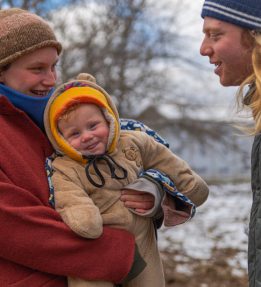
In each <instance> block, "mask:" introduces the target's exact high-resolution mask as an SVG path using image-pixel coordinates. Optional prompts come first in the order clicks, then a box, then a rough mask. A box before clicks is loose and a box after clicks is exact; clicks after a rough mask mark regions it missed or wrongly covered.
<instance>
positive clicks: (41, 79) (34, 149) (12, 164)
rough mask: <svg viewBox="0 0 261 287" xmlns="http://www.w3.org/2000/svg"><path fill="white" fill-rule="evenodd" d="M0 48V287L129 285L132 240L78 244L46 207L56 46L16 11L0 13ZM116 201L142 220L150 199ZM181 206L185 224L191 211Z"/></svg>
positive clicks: (134, 269) (133, 266) (122, 236)
mask: <svg viewBox="0 0 261 287" xmlns="http://www.w3.org/2000/svg"><path fill="white" fill-rule="evenodd" d="M0 44H1V49H0V82H1V84H0V95H1V96H0V126H1V141H0V167H1V169H0V192H1V201H0V226H1V236H0V244H1V248H0V270H1V272H0V286H10V285H14V286H16V287H19V286H34V287H36V286H45V287H65V286H67V281H66V276H71V277H80V278H83V279H88V280H97V279H99V280H107V281H110V282H114V283H119V282H122V281H123V280H129V279H131V278H132V277H135V276H136V275H137V274H139V272H140V271H141V270H142V268H143V267H144V262H143V261H142V260H141V258H140V256H139V253H138V251H137V249H136V248H135V242H134V237H133V235H132V234H130V233H128V232H126V231H123V230H119V229H117V230H115V229H112V228H108V227H105V228H104V232H103V234H102V236H101V237H100V238H99V239H97V240H95V241H92V240H88V239H83V238H80V237H78V236H77V235H75V234H74V233H73V232H72V231H71V230H69V228H68V227H67V226H66V225H65V224H64V223H63V222H62V221H61V218H60V217H59V215H58V214H57V212H56V211H55V210H54V209H52V208H51V207H50V205H49V201H48V199H49V187H48V181H47V179H46V171H45V168H44V163H45V159H46V157H48V156H50V155H51V154H52V152H53V149H52V148H51V145H50V143H49V142H48V140H47V138H46V136H45V134H44V133H43V132H42V130H41V128H42V127H43V119H42V115H43V110H44V108H45V105H46V102H47V100H48V99H49V96H50V94H51V93H52V88H53V87H54V85H55V83H56V78H57V76H56V64H57V61H58V58H59V54H60V52H61V49H62V47H61V44H60V43H59V42H58V41H57V40H56V37H55V35H54V33H53V31H52V29H51V28H50V27H49V25H48V24H47V23H46V22H45V21H43V19H41V18H40V17H38V16H36V15H34V14H32V13H29V12H28V11H24V10H21V9H16V8H12V9H7V10H1V11H0ZM39 127H40V128H39ZM152 182H153V180H152V181H150V180H146V179H145V178H144V186H146V187H147V188H148V189H151V188H153V187H154V189H155V186H156V185H155V184H154V183H152ZM141 190H144V189H141ZM203 197H204V199H205V197H206V196H205V195H203ZM122 200H123V201H124V202H125V205H126V206H128V207H131V208H134V209H135V210H136V211H139V212H143V213H144V212H147V211H148V210H150V209H152V208H153V207H154V196H152V195H149V194H147V193H143V192H140V193H139V192H136V195H135V194H133V192H131V191H130V192H129V193H128V192H127V193H126V194H125V195H124V196H123V198H122ZM158 201H159V200H158ZM158 205H159V203H158ZM158 205H157V206H158ZM157 206H156V207H157ZM180 206H181V205H180V201H179V207H180ZM183 206H185V209H187V210H186V211H188V210H189V212H188V216H187V217H186V218H185V219H186V220H187V219H188V217H189V216H190V215H191V214H190V213H191V210H193V209H192V207H193V205H192V204H191V202H189V201H188V202H187V204H185V205H183ZM154 209H155V207H154ZM174 212H177V211H176V210H175V208H174ZM177 214H178V213H177ZM182 216H184V212H183V213H182Z"/></svg>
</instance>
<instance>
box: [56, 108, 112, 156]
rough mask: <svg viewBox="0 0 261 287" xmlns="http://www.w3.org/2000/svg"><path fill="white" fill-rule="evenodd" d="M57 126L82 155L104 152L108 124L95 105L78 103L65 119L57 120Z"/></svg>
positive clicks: (107, 135)
mask: <svg viewBox="0 0 261 287" xmlns="http://www.w3.org/2000/svg"><path fill="white" fill-rule="evenodd" d="M58 128H59V130H60V132H61V134H62V135H63V137H64V138H65V140H66V141H67V142H68V143H69V144H70V145H71V146H72V147H73V148H75V149H76V150H77V151H79V152H80V153H81V154H82V155H85V156H88V155H99V154H104V153H105V152H106V148H107V143H108V137H109V131H110V130H109V124H108V122H107V121H106V119H105V118H104V115H103V113H102V111H101V110H100V109H99V108H98V107H97V106H95V105H93V104H82V105H80V106H79V107H78V108H77V109H76V110H74V111H72V112H71V113H70V114H69V115H68V117H67V118H66V119H61V120H59V122H58Z"/></svg>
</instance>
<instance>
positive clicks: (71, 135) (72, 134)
mask: <svg viewBox="0 0 261 287" xmlns="http://www.w3.org/2000/svg"><path fill="white" fill-rule="evenodd" d="M79 135H80V133H79V132H76V131H75V132H72V133H70V135H69V138H76V137H78V136H79Z"/></svg>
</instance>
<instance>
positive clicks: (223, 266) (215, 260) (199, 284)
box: [162, 249, 248, 287]
mask: <svg viewBox="0 0 261 287" xmlns="http://www.w3.org/2000/svg"><path fill="white" fill-rule="evenodd" d="M236 254H237V250H236V249H222V250H220V249H219V250H213V252H212V258H211V260H195V259H192V258H187V257H185V256H184V254H179V253H176V254H173V253H172V254H170V253H168V252H162V258H163V265H164V270H165V277H166V287H246V286H248V284H247V274H246V271H245V270H242V269H241V270H240V268H238V270H236V271H240V272H236V273H237V275H236V274H235V268H232V267H231V266H230V265H229V263H228V262H229V260H231V259H233V257H234V256H235V255H236Z"/></svg>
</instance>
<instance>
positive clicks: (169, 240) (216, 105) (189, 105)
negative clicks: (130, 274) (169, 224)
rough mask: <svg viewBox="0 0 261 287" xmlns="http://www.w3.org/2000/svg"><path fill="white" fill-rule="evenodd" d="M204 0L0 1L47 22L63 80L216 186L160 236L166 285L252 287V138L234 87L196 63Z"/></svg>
mask: <svg viewBox="0 0 261 287" xmlns="http://www.w3.org/2000/svg"><path fill="white" fill-rule="evenodd" d="M202 4H203V0H200V1H190V0H183V1H180V0H161V1H156V0H93V1H92V0H89V1H88V0H87V1H86V0H85V1H83V0H63V1H61V0H50V1H43V0H28V1H27V0H24V1H18V0H17V1H16V0H10V1H5V0H2V1H1V0H0V7H1V9H4V8H8V7H12V6H15V7H20V8H24V9H28V10H31V11H33V12H36V13H37V14H39V15H41V16H43V17H44V18H45V19H47V20H48V21H50V24H51V26H52V27H53V28H54V30H55V32H56V35H57V37H58V39H59V40H60V41H61V43H62V44H63V48H64V49H63V53H62V55H61V58H60V61H59V63H58V72H59V78H60V81H66V80H68V79H70V78H72V77H74V76H75V75H76V74H78V73H79V72H88V73H91V74H92V75H94V76H95V77H96V80H97V82H98V84H99V85H101V86H102V87H103V88H104V89H105V90H106V91H107V92H108V93H109V94H111V95H112V96H113V98H114V100H115V102H116V103H117V106H118V109H119V112H120V115H121V117H122V118H135V119H138V120H141V121H142V122H144V123H145V124H147V125H148V126H149V127H150V128H153V129H155V130H156V131H157V132H158V133H159V134H160V135H161V136H163V137H164V138H165V139H166V140H167V141H168V142H169V144H170V148H171V149H172V150H173V151H174V152H175V153H176V154H178V155H179V156H181V157H182V158H184V159H185V160H186V161H188V163H189V164H190V165H191V167H192V168H193V169H194V170H196V171H197V172H198V173H199V174H200V175H201V176H202V177H203V178H204V179H205V180H206V181H207V182H208V183H209V185H210V196H209V199H208V201H207V202H206V203H205V204H204V205H203V206H201V207H199V208H198V210H197V214H196V216H195V217H194V218H193V219H192V220H191V221H190V222H188V223H186V224H183V225H181V226H178V227H175V228H171V229H167V228H164V227H163V228H161V230H160V231H159V240H158V241H159V246H160V249H161V252H162V258H163V261H164V268H165V273H166V286H175V287H179V286H192V287H208V286H211V287H216V286H219V287H223V286H224V287H226V286H237V287H241V286H246V284H247V283H246V282H247V281H246V273H247V225H248V217H249V212H250V206H251V190H250V184H249V179H250V149H251V143H252V140H253V139H252V138H251V137H248V136H245V135H242V134H241V133H240V132H239V130H238V129H236V128H235V125H241V124H243V125H245V124H248V123H249V122H251V118H248V117H247V116H248V115H242V114H240V113H239V114H238V113H236V109H235V93H236V89H235V88H223V87H221V86H220V84H219V80H218V78H217V76H215V75H214V72H213V71H214V67H211V65H210V64H209V61H208V59H207V58H204V57H202V56H200V54H199V47H200V43H201V40H202V38H203V33H202V24H203V21H202V19H201V17H200V11H201V7H202Z"/></svg>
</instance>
